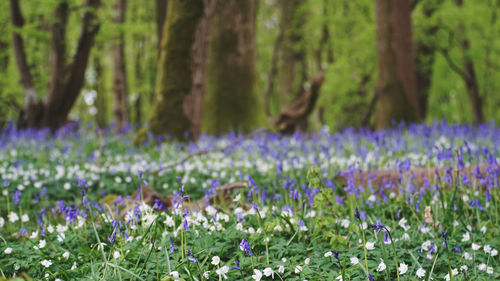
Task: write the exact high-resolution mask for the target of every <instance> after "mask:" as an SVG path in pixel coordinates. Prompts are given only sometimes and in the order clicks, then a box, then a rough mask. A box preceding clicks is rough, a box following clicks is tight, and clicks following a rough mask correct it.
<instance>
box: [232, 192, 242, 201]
mask: <svg viewBox="0 0 500 281" xmlns="http://www.w3.org/2000/svg"><path fill="white" fill-rule="evenodd" d="M240 199H241V194H238V195H236V197H234V199H233V202H238V201H240Z"/></svg>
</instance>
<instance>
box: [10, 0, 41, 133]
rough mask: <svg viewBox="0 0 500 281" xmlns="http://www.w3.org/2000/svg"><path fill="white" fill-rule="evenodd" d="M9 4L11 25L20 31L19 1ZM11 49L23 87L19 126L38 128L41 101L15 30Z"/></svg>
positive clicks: (21, 23) (21, 18) (22, 23)
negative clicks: (22, 103) (28, 125)
mask: <svg viewBox="0 0 500 281" xmlns="http://www.w3.org/2000/svg"><path fill="white" fill-rule="evenodd" d="M9 2H10V19H11V22H12V25H13V26H14V27H15V28H16V29H21V28H23V26H24V17H23V15H22V12H21V7H20V6H19V0H9ZM12 47H13V49H14V56H15V58H16V63H17V68H18V70H19V74H20V77H21V84H22V85H23V87H24V109H23V110H22V111H21V114H20V118H19V126H20V127H25V126H26V125H27V124H31V125H32V126H40V125H41V116H42V113H43V112H42V110H43V107H42V104H41V100H40V99H39V98H38V95H37V93H36V92H35V85H34V83H33V76H32V74H31V69H30V67H29V66H28V60H27V58H26V52H25V47H24V39H23V37H22V36H21V34H19V33H18V32H17V31H16V30H14V31H13V32H12Z"/></svg>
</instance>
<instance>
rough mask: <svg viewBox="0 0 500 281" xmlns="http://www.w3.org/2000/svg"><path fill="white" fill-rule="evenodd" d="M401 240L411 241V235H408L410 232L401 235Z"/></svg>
mask: <svg viewBox="0 0 500 281" xmlns="http://www.w3.org/2000/svg"><path fill="white" fill-rule="evenodd" d="M401 240H406V241H410V235H408V233H406V232H405V234H403V236H401Z"/></svg>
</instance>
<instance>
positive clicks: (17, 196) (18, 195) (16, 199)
mask: <svg viewBox="0 0 500 281" xmlns="http://www.w3.org/2000/svg"><path fill="white" fill-rule="evenodd" d="M20 198H21V191H19V190H18V189H16V192H14V193H13V194H12V200H14V204H15V205H18V204H19V199H20Z"/></svg>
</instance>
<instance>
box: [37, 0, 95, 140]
mask: <svg viewBox="0 0 500 281" xmlns="http://www.w3.org/2000/svg"><path fill="white" fill-rule="evenodd" d="M99 5H100V0H87V1H86V4H85V8H86V11H85V13H84V15H83V19H82V22H83V25H82V31H81V34H80V38H79V40H78V45H77V48H76V52H75V54H74V55H73V59H72V62H71V64H70V66H69V67H68V74H67V75H68V77H67V78H65V79H64V78H63V77H61V79H64V81H65V83H64V84H63V87H61V88H59V89H54V90H53V91H49V92H48V94H47V97H46V100H47V101H46V103H45V106H44V114H43V123H42V125H43V126H45V127H49V128H51V130H52V131H55V130H56V129H57V128H59V127H61V126H62V125H64V123H65V122H66V121H67V117H68V114H69V111H70V110H71V108H72V107H73V104H74V103H75V101H76V98H77V97H78V95H79V94H80V91H81V89H82V87H83V83H84V81H85V69H86V68H87V63H88V59H89V55H90V50H91V48H92V45H93V44H94V38H95V36H96V34H97V32H98V30H99V23H98V22H97V17H96V14H95V12H96V9H97V8H98V7H99Z"/></svg>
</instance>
